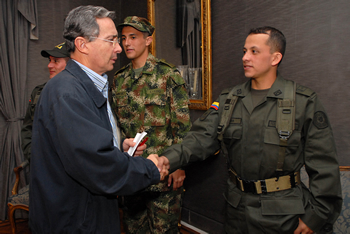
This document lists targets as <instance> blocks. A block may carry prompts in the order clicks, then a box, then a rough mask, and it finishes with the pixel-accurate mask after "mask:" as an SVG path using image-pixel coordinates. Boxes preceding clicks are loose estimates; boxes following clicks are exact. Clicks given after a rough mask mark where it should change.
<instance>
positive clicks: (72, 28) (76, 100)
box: [29, 5, 161, 234]
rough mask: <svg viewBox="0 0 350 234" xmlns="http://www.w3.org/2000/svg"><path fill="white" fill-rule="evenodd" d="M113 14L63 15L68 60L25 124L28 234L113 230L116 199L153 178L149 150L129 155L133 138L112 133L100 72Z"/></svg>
mask: <svg viewBox="0 0 350 234" xmlns="http://www.w3.org/2000/svg"><path fill="white" fill-rule="evenodd" d="M114 18H115V12H113V11H108V10H107V9H105V8H104V7H101V6H92V5H88V6H79V7H76V8H74V9H73V10H71V11H70V12H69V13H68V15H67V17H66V19H65V22H64V31H63V37H64V38H65V39H66V44H67V50H68V51H69V52H70V58H71V59H70V60H69V61H68V62H67V65H66V68H65V69H64V70H63V71H62V72H60V73H59V74H58V75H56V76H55V77H54V78H52V79H51V80H49V81H48V82H47V84H46V85H45V88H44V89H43V90H42V92H41V95H40V99H39V101H38V103H37V107H36V111H35V116H34V122H33V139H32V157H31V168H30V196H29V203H30V204H29V205H30V209H29V225H30V228H31V231H32V233H50V234H54V233H57V234H58V233H86V234H87V233H103V234H108V233H120V223H119V208H118V199H117V196H120V195H127V194H133V193H135V192H137V191H139V190H141V189H144V188H146V187H148V186H150V185H151V184H157V183H159V181H160V180H161V175H160V173H159V170H158V168H157V166H156V165H157V157H156V155H150V156H149V157H148V158H147V159H146V158H143V157H130V156H129V155H128V154H127V153H126V152H124V151H128V149H129V148H130V147H132V146H134V145H135V143H134V142H133V139H125V140H124V141H120V140H119V139H120V138H119V136H118V133H117V131H116V130H117V125H116V121H115V118H114V115H113V112H112V110H111V108H110V104H109V101H108V91H109V84H108V76H107V74H106V72H108V71H110V70H112V69H113V67H114V64H115V62H116V60H117V57H118V54H119V53H121V51H122V49H121V47H120V45H119V37H118V31H117V29H116V27H115V24H114V21H113V20H114ZM141 147H142V146H141ZM141 147H138V148H137V149H136V152H138V151H141V152H142V150H143V149H144V148H145V147H144V148H143V149H142V148H141ZM141 152H139V153H140V154H141Z"/></svg>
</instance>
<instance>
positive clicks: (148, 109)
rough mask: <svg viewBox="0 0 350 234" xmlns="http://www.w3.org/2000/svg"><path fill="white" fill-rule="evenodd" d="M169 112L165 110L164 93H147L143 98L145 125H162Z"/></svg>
mask: <svg viewBox="0 0 350 234" xmlns="http://www.w3.org/2000/svg"><path fill="white" fill-rule="evenodd" d="M158 92H159V91H158ZM169 114H170V113H167V110H166V96H165V94H164V95H163V94H158V95H148V96H147V97H146V98H145V117H144V125H145V126H164V125H165V124H166V119H167V115H169Z"/></svg>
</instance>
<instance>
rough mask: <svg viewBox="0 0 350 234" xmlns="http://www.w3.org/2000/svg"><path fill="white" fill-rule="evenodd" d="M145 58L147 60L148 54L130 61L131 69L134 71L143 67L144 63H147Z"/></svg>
mask: <svg viewBox="0 0 350 234" xmlns="http://www.w3.org/2000/svg"><path fill="white" fill-rule="evenodd" d="M147 58H148V52H147V53H144V54H142V55H141V56H140V57H138V58H135V59H133V60H131V63H132V67H133V68H134V69H138V68H141V67H143V66H145V64H146V61H147Z"/></svg>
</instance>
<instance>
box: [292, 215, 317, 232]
mask: <svg viewBox="0 0 350 234" xmlns="http://www.w3.org/2000/svg"><path fill="white" fill-rule="evenodd" d="M300 233H302V234H312V233H314V231H312V230H311V229H310V228H309V227H308V226H306V224H305V223H304V222H303V221H302V220H301V219H300V218H299V225H298V227H297V229H295V231H294V234H300Z"/></svg>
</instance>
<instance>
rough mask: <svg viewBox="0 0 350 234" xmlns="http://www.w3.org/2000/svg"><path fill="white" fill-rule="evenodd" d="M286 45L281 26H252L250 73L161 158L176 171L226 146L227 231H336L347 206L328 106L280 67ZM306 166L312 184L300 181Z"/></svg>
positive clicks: (247, 52) (246, 61)
mask: <svg viewBox="0 0 350 234" xmlns="http://www.w3.org/2000/svg"><path fill="white" fill-rule="evenodd" d="M285 45H286V40H285V37H284V35H283V34H282V33H281V32H280V31H279V30H277V29H275V28H272V27H262V28H257V29H252V30H251V31H250V33H249V35H248V37H247V38H246V41H245V45H244V48H243V53H244V55H243V59H242V60H243V67H244V73H245V76H246V77H247V78H250V79H249V81H247V82H246V83H244V84H241V85H238V86H236V87H234V88H233V89H227V90H224V91H223V92H222V93H221V95H220V96H219V98H218V100H217V101H216V102H214V103H213V105H212V106H211V108H210V109H209V110H208V111H207V112H206V113H205V114H204V115H203V116H202V117H201V118H200V119H198V120H197V121H196V122H195V123H194V124H193V127H192V129H191V131H190V132H189V133H188V134H187V135H186V137H185V138H184V141H183V142H182V144H177V145H173V146H171V147H170V148H168V149H167V150H165V151H164V152H163V154H162V155H164V156H165V157H164V156H163V157H161V159H160V161H159V167H161V165H165V166H164V168H165V169H168V168H169V164H170V171H173V170H175V169H176V168H179V167H182V166H185V165H187V164H189V163H192V162H194V161H198V160H204V159H205V158H207V157H209V156H210V155H213V154H214V153H215V152H216V151H217V150H218V149H220V148H221V150H222V151H223V153H224V154H225V156H226V158H227V163H228V168H229V179H228V181H227V183H228V187H227V191H226V193H225V194H224V197H225V199H226V222H225V230H226V232H227V233H254V234H255V233H314V232H317V233H332V225H333V223H334V222H335V220H336V219H337V217H338V215H339V213H340V210H341V205H342V196H341V184H340V175H339V165H338V162H337V155H336V148H335V143H334V139H333V133H332V129H331V126H330V123H329V121H328V117H327V114H326V112H325V109H324V107H323V106H322V104H321V102H320V100H319V98H318V96H317V95H316V93H315V92H313V91H312V90H311V89H309V88H307V87H304V86H302V85H298V84H297V85H296V86H294V84H295V83H294V82H293V81H288V80H285V79H283V78H282V77H281V75H280V74H278V73H277V67H278V65H279V63H280V62H281V60H282V58H283V55H284V51H285ZM230 110H232V113H230ZM303 166H305V168H306V172H307V173H308V175H309V183H310V184H309V185H310V186H309V187H310V189H307V188H306V186H305V185H304V184H303V183H301V181H300V174H299V172H300V169H301V168H302V167H303Z"/></svg>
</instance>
